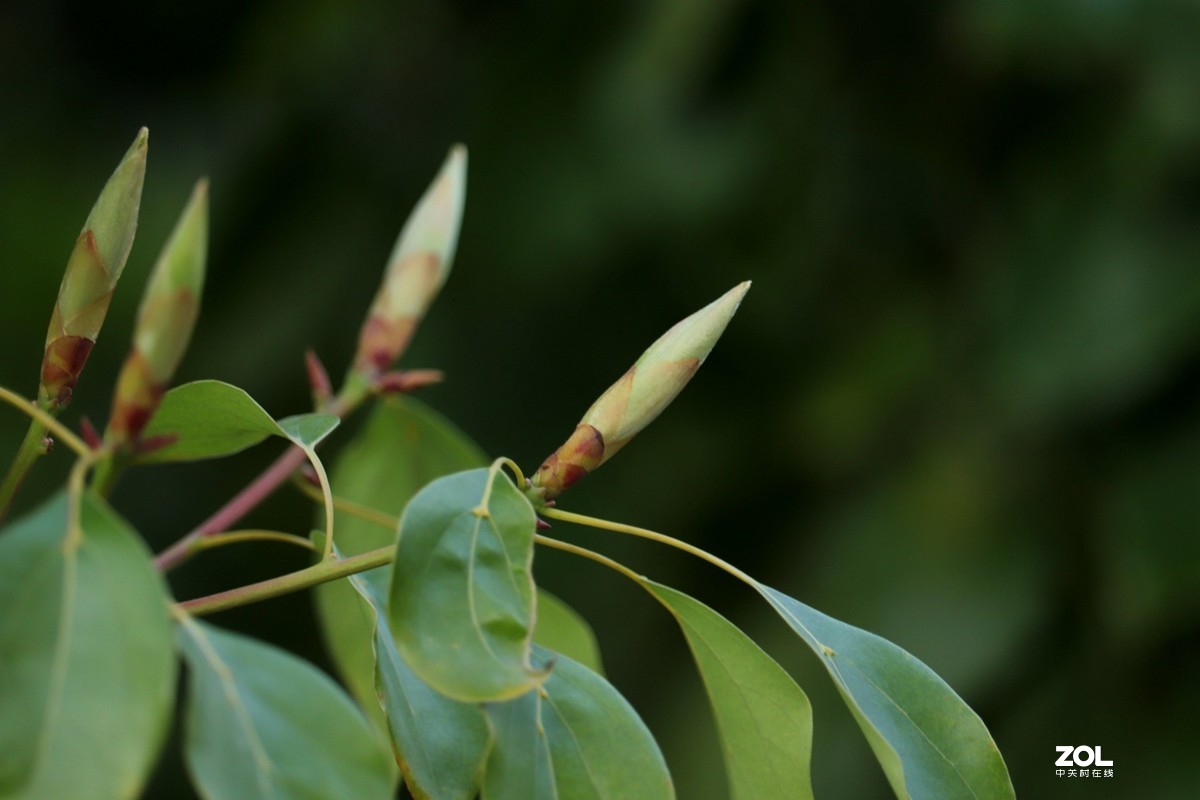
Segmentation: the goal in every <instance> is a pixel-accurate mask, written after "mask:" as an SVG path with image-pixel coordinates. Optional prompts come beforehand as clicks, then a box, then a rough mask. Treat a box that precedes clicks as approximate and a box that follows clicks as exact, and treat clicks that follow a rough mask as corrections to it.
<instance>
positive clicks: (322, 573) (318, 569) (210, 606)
mask: <svg viewBox="0 0 1200 800" xmlns="http://www.w3.org/2000/svg"><path fill="white" fill-rule="evenodd" d="M395 557H396V546H395V545H388V546H387V547H380V548H379V549H378V550H369V551H367V552H366V553H361V554H359V555H356V556H350V557H348V558H336V557H335V558H329V559H326V560H324V561H322V562H321V563H319V564H314V565H313V566H311V567H307V568H305V569H302V570H297V571H296V572H291V573H288V574H287V575H280V576H279V577H278V578H271V579H269V580H265V581H260V582H258V583H252V584H250V585H249V586H239V587H238V588H236V589H230V590H228V591H225V592H219V593H217V594H210V595H208V596H207V597H198V598H196V599H195V600H185V601H184V602H182V603H180V604H179V607H180V608H181V609H183V610H184V611H186V612H187V613H189V614H192V615H193V616H201V615H204V614H213V613H216V612H217V611H225V610H227V609H230V608H237V607H238V606H245V605H249V604H251V603H257V602H259V601H261V600H269V599H271V598H272V597H279V596H281V595H285V594H291V593H292V592H299V591H301V590H303V589H309V588H312V587H313V586H317V585H319V584H322V583H328V582H329V581H335V580H337V579H338V578H345V577H346V576H348V575H355V574H357V573H359V572H365V571H367V570H369V569H375V568H376V567H382V566H384V565H385V564H390V563H391V562H392V560H393V559H395Z"/></svg>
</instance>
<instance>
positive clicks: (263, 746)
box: [179, 618, 395, 800]
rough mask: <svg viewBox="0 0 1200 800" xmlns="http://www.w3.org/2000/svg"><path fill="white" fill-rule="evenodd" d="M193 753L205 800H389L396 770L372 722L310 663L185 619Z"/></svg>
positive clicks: (191, 765)
mask: <svg viewBox="0 0 1200 800" xmlns="http://www.w3.org/2000/svg"><path fill="white" fill-rule="evenodd" d="M179 640H180V646H181V648H182V650H183V655H184V658H185V660H186V661H187V664H188V669H189V671H190V675H191V678H190V682H189V683H190V686H189V692H188V707H187V711H186V718H185V721H184V724H185V732H184V735H185V737H186V740H185V744H184V756H185V759H186V762H187V766H188V771H189V772H190V773H191V776H192V780H193V782H194V783H195V785H196V787H197V789H198V790H199V791H200V794H201V795H203V796H204V797H205V798H206V800H255V799H256V798H264V800H265V799H266V798H269V799H270V800H292V799H293V798H295V799H296V800H300V799H303V800H326V799H327V798H333V797H347V798H350V797H352V798H355V800H372V798H378V799H379V800H386V799H387V798H391V797H392V796H393V794H394V784H395V778H394V772H395V770H394V768H393V766H392V763H391V759H390V758H389V757H388V755H387V753H385V752H384V751H383V749H382V748H381V747H380V742H379V740H378V738H377V737H376V736H375V734H374V732H373V731H372V730H371V727H370V724H369V723H368V722H367V720H366V719H365V718H364V717H363V716H362V714H361V713H360V712H359V710H358V709H357V708H356V707H355V706H354V704H353V703H352V702H351V701H350V698H349V697H347V696H346V695H345V694H344V693H343V692H342V690H341V689H340V688H339V687H338V686H337V685H336V684H335V683H334V682H333V681H332V680H330V679H329V678H328V677H327V676H326V675H325V674H324V673H322V672H320V671H319V670H317V669H316V668H315V667H313V666H312V665H310V664H308V663H307V662H304V661H301V660H300V659H298V658H296V657H295V656H293V655H291V654H289V653H286V652H284V651H282V650H279V649H277V648H275V647H272V646H270V645H267V644H264V643H263V642H258V641H255V640H253V639H250V638H247V637H244V636H239V635H236V634H233V633H229V632H226V631H222V630H220V629H218V628H214V627H212V626H210V625H207V624H205V623H203V622H199V621H197V620H194V619H190V618H185V619H184V620H183V621H182V622H181V623H180V626H179Z"/></svg>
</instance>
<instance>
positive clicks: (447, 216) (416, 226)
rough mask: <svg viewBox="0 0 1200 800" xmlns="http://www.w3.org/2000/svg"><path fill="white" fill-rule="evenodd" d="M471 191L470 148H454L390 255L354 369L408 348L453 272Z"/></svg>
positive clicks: (380, 366) (386, 362)
mask: <svg viewBox="0 0 1200 800" xmlns="http://www.w3.org/2000/svg"><path fill="white" fill-rule="evenodd" d="M466 192H467V148H466V147H464V146H463V145H461V144H460V145H455V146H454V147H452V148H451V149H450V155H449V156H447V157H446V161H445V163H444V164H443V165H442V169H441V171H440V172H439V173H438V176H437V178H435V179H434V181H433V183H432V184H431V185H430V187H429V189H427V190H426V192H425V194H424V196H422V197H421V199H420V201H419V202H418V203H417V206H416V208H414V209H413V212H412V214H411V215H410V216H409V218H408V222H406V223H405V224H404V229H403V230H402V231H400V236H399V238H398V239H397V240H396V246H395V247H394V248H393V249H392V254H391V257H390V258H389V259H388V266H387V272H386V273H385V274H384V277H383V283H382V284H381V285H380V287H379V292H378V293H377V294H376V295H375V301H374V302H373V303H372V304H371V310H370V311H369V312H368V313H367V319H366V322H364V323H363V327H362V332H361V333H360V334H359V341H358V354H357V355H356V356H355V358H354V368H353V369H354V371H355V372H357V373H358V374H360V375H366V376H374V375H377V374H378V373H380V372H383V371H384V370H386V369H387V368H388V367H390V366H391V365H392V363H394V362H395V361H396V359H397V358H399V357H400V356H401V355H402V354H403V353H404V351H405V350H406V349H407V348H408V343H409V342H410V341H411V340H412V335H413V333H414V332H415V331H416V329H417V325H418V324H419V323H420V322H421V319H422V318H423V317H424V316H425V312H426V310H427V309H428V308H429V305H430V303H432V302H433V299H434V298H435V297H437V294H438V292H439V291H440V290H441V288H442V284H444V283H445V282H446V278H447V276H448V275H449V274H450V267H451V265H452V264H453V263H454V251H455V248H456V247H457V246H458V230H459V226H460V225H461V223H462V213H463V202H464V200H465V199H466Z"/></svg>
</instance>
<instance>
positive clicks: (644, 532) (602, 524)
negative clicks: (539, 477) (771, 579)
mask: <svg viewBox="0 0 1200 800" xmlns="http://www.w3.org/2000/svg"><path fill="white" fill-rule="evenodd" d="M538 513H539V514H541V515H542V516H543V517H549V518H550V519H557V520H561V521H562V522H573V523H575V524H576V525H586V526H587V527H589V528H598V529H600V530H606V531H612V532H614V533H625V534H628V535H630V536H637V537H640V538H642V539H649V540H651V541H654V542H659V543H661V544H665V545H669V546H671V547H674V548H675V549H676V550H682V551H683V552H685V553H688V554H690V555H693V556H696V557H697V558H699V559H702V560H704V561H707V562H708V563H710V564H712V565H713V566H714V567H717V568H719V569H722V570H724V571H725V572H728V573H729V574H730V575H732V576H733V577H735V578H737V579H738V580H740V581H743V582H744V583H746V584H748V585H750V586H752V587H754V588H756V589H757V588H758V585H759V584H758V581H756V580H754V578H752V577H750V576H749V575H748V574H746V573H745V572H743V571H742V570H740V569H738V568H737V567H735V566H734V565H733V564H730V563H729V562H728V561H726V560H725V559H723V558H720V557H719V556H714V555H713V554H712V553H710V552H708V551H707V550H701V549H700V548H699V547H696V546H695V545H692V544H688V543H687V542H685V541H683V540H681V539H676V538H675V537H674V536H667V535H666V534H665V533H659V532H658V531H652V530H649V529H647V528H639V527H637V526H636V525H626V524H624V523H622V522H612V521H611V520H607V519H600V518H599V517H589V516H587V515H586V514H576V513H573V512H571V511H563V510H562V509H558V508H553V507H545V508H542V509H540V510H539V511H538Z"/></svg>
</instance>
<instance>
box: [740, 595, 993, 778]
mask: <svg viewBox="0 0 1200 800" xmlns="http://www.w3.org/2000/svg"><path fill="white" fill-rule="evenodd" d="M756 588H758V587H757V586H756ZM759 592H760V593H762V594H763V596H764V597H766V598H767V602H769V603H770V604H771V605H772V606H774V607H775V609H776V610H777V611H779V613H781V614H784V615H785V616H786V617H787V618H788V619H790V620H792V621H793V622H795V623H796V625H798V626H799V627H800V628H801V629H803V631H804V633H805V635H806V636H808V637H809V638H810V639H812V641H813V642H814V643H815V644H817V645H818V646H819V647H821V648H826V649H828V650H829V651H831V652H834V653H836V652H837V651H835V650H833V648H832V647H829V646H828V645H826V644H825V643H824V642H822V641H821V640H820V639H818V638H817V637H816V636H815V635H814V634H813V632H812V631H811V630H809V629H808V627H807V626H805V624H804V623H803V622H801V621H800V620H799V618H797V617H796V615H795V614H793V613H792V612H791V611H790V610H789V609H787V608H785V607H784V606H783V605H781V604H779V603H777V602H776V600H775V598H774V597H773V596H771V595H770V594H768V593H764V592H762V589H761V588H760V589H759ZM824 661H825V663H827V664H829V665H830V671H831V672H833V673H834V674H835V675H836V676H837V679H838V682H839V683H840V684H841V685H842V686H845V687H846V691H847V692H849V690H850V684H849V683H848V682H847V681H846V678H845V676H844V675H843V674H842V670H841V667H840V666H839V665H838V663H837V662H836V661H834V660H833V659H832V658H828V657H827V658H825V659H824ZM856 670H857V672H858V674H859V675H860V676H862V679H863V681H865V682H866V684H867V685H868V686H870V687H871V688H872V689H874V690H875V691H876V692H878V693H879V696H880V697H882V698H884V699H885V700H886V701H887V702H888V703H889V704H891V705H892V706H893V707H894V708H895V709H896V710H897V711H899V712H900V714H901V715H903V717H904V719H905V720H907V722H908V724H909V725H911V726H912V728H913V730H915V731H916V732H917V733H919V734H920V735H921V738H922V739H924V740H925V742H926V743H927V744H928V745H929V747H930V748H931V749H932V750H933V751H934V752H935V753H937V754H938V756H940V757H941V759H942V760H943V761H945V762H946V763H947V764H949V765H950V768H951V769H953V770H954V774H955V775H957V776H958V779H959V781H960V782H961V783H962V785H963V786H964V787H965V788H966V789H967V791H969V792H970V793H971V796H972V797H974V798H976V800H978V798H979V795H977V794H976V793H975V789H974V788H973V787H972V786H971V784H970V783H968V782H967V780H966V778H965V777H963V774H962V772H961V771H960V770H959V768H958V765H957V764H955V763H954V761H953V760H951V759H950V757H949V756H947V755H946V754H945V753H943V752H942V749H941V748H940V747H938V746H937V745H936V744H935V743H934V741H933V740H932V739H930V738H929V735H928V734H927V733H925V731H924V729H923V728H921V726H920V725H918V724H917V723H916V721H915V720H913V718H912V717H910V716H909V715H908V712H907V711H905V710H904V708H903V707H902V706H901V705H900V704H899V703H897V702H896V701H895V699H894V698H893V697H892V696H891V695H890V694H888V693H887V692H886V691H884V690H883V688H882V687H880V686H878V685H877V684H876V683H875V682H874V681H872V680H871V679H870V678H869V677H867V675H866V673H864V672H863V671H862V670H861V669H857V668H856ZM851 697H853V695H851ZM855 705H857V702H856V703H855ZM863 719H866V720H867V722H868V724H870V726H871V727H872V728H873V729H874V730H875V732H876V733H877V734H878V735H879V738H880V740H881V741H883V742H885V743H886V744H887V746H888V748H889V749H890V750H891V751H892V754H893V755H895V756H896V760H897V762H899V764H900V772H901V774H902V775H903V774H905V772H906V770H905V769H904V761H903V759H901V758H900V754H899V753H897V752H896V748H895V747H893V746H892V743H891V742H889V741H888V740H887V738H886V737H885V736H884V735H883V732H882V731H880V730H879V728H878V727H876V725H875V723H874V722H871V721H870V720H869V719H867V717H866V716H865V715H864V716H863ZM904 782H905V794H907V793H908V779H907V777H905V781H904Z"/></svg>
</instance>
